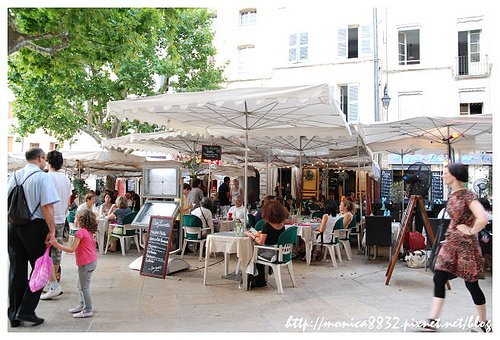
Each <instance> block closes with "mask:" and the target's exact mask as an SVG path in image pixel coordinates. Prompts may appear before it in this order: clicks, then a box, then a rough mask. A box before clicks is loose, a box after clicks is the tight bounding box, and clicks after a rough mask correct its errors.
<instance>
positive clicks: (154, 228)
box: [140, 216, 174, 279]
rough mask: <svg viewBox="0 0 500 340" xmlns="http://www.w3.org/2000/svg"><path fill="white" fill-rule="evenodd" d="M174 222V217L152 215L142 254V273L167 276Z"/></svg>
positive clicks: (160, 276) (161, 276)
mask: <svg viewBox="0 0 500 340" xmlns="http://www.w3.org/2000/svg"><path fill="white" fill-rule="evenodd" d="M173 224H174V217H168V216H151V218H150V222H149V227H148V237H147V240H146V244H145V246H144V252H143V255H142V265H141V271H140V273H141V275H144V276H152V277H159V278H162V279H164V278H165V275H166V273H167V263H168V253H169V252H170V245H171V239H172V235H173V228H172V226H173Z"/></svg>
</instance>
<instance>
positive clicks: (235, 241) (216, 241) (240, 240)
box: [203, 232, 253, 290]
mask: <svg viewBox="0 0 500 340" xmlns="http://www.w3.org/2000/svg"><path fill="white" fill-rule="evenodd" d="M205 247H206V254H205V270H204V273H203V284H204V285H206V279H207V274H208V258H209V257H210V253H212V252H215V253H218V252H223V253H224V275H227V274H228V272H229V261H228V260H229V255H230V254H236V256H238V259H239V264H240V266H241V272H242V275H243V289H244V290H246V287H247V274H246V268H247V266H248V263H249V262H250V260H251V258H252V255H253V241H252V240H251V239H250V238H249V237H248V236H247V235H236V234H235V233H234V232H220V233H215V234H209V235H207V240H206V243H205Z"/></svg>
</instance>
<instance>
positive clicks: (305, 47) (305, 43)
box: [299, 32, 309, 61]
mask: <svg viewBox="0 0 500 340" xmlns="http://www.w3.org/2000/svg"><path fill="white" fill-rule="evenodd" d="M308 58H309V36H308V34H307V32H305V33H300V56H299V60H300V61H302V60H307V59H308Z"/></svg>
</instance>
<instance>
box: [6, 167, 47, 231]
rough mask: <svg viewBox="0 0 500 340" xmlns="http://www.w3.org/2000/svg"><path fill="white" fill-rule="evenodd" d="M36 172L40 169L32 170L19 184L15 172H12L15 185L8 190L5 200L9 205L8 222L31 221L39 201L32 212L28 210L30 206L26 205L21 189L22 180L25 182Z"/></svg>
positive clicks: (25, 222) (24, 222) (22, 222)
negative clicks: (7, 196) (6, 199)
mask: <svg viewBox="0 0 500 340" xmlns="http://www.w3.org/2000/svg"><path fill="white" fill-rule="evenodd" d="M37 172H41V171H35V172H32V173H31V174H29V175H28V177H26V178H25V180H24V181H23V182H22V183H21V184H18V183H17V178H16V174H15V173H14V181H15V182H16V186H15V187H14V188H13V189H12V191H11V192H10V194H9V198H8V201H7V202H8V205H9V213H8V217H9V223H11V224H16V225H23V224H28V223H29V222H31V217H32V216H33V214H34V213H35V211H36V209H38V207H39V206H40V203H38V205H37V206H36V208H35V210H33V213H32V212H31V211H30V208H29V207H28V202H26V196H25V195H24V189H23V184H24V182H26V180H27V179H28V178H30V176H31V175H33V174H34V173H37Z"/></svg>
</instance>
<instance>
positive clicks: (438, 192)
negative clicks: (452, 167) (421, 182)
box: [431, 171, 443, 204]
mask: <svg viewBox="0 0 500 340" xmlns="http://www.w3.org/2000/svg"><path fill="white" fill-rule="evenodd" d="M441 176H442V172H441V171H431V201H432V202H433V203H437V204H441V203H442V202H443V178H442V177H441Z"/></svg>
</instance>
